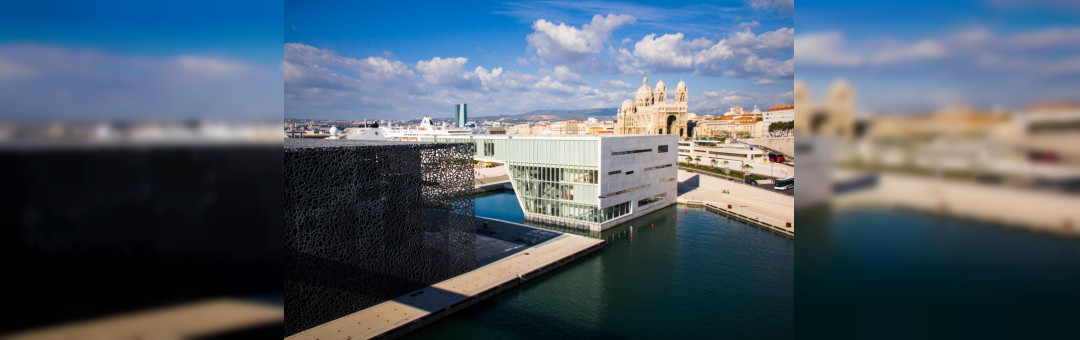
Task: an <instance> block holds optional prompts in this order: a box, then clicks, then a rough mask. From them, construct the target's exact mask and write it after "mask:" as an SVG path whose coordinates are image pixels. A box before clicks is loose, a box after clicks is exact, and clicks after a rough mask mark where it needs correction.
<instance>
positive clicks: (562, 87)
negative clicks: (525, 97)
mask: <svg viewBox="0 0 1080 340" xmlns="http://www.w3.org/2000/svg"><path fill="white" fill-rule="evenodd" d="M533 88H535V89H536V90H538V91H541V92H546V93H554V94H564V93H571V92H574V88H572V87H570V86H568V85H566V84H563V83H561V82H559V81H557V80H555V79H553V78H552V77H551V76H545V77H544V78H542V79H540V81H538V82H536V84H533Z"/></svg>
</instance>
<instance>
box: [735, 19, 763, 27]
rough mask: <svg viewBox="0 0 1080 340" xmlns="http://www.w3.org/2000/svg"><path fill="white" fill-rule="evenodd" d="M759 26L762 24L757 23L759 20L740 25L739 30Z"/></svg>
mask: <svg viewBox="0 0 1080 340" xmlns="http://www.w3.org/2000/svg"><path fill="white" fill-rule="evenodd" d="M758 26H761V23H759V22H757V20H753V21H747V22H740V23H739V28H754V27H758Z"/></svg>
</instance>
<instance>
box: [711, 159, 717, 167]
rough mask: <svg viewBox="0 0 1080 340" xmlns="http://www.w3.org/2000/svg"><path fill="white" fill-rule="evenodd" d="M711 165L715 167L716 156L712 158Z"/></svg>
mask: <svg viewBox="0 0 1080 340" xmlns="http://www.w3.org/2000/svg"><path fill="white" fill-rule="evenodd" d="M712 167H713V169H716V158H713V159H712Z"/></svg>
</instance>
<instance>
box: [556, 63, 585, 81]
mask: <svg viewBox="0 0 1080 340" xmlns="http://www.w3.org/2000/svg"><path fill="white" fill-rule="evenodd" d="M555 78H557V79H559V81H561V82H564V83H570V84H585V79H581V76H580V75H578V74H577V73H574V71H571V70H570V68H568V67H566V66H565V65H559V66H555Z"/></svg>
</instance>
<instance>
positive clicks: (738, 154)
mask: <svg viewBox="0 0 1080 340" xmlns="http://www.w3.org/2000/svg"><path fill="white" fill-rule="evenodd" d="M709 154H710V155H724V156H732V157H739V158H743V157H746V154H745V153H731V152H720V151H709Z"/></svg>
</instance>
